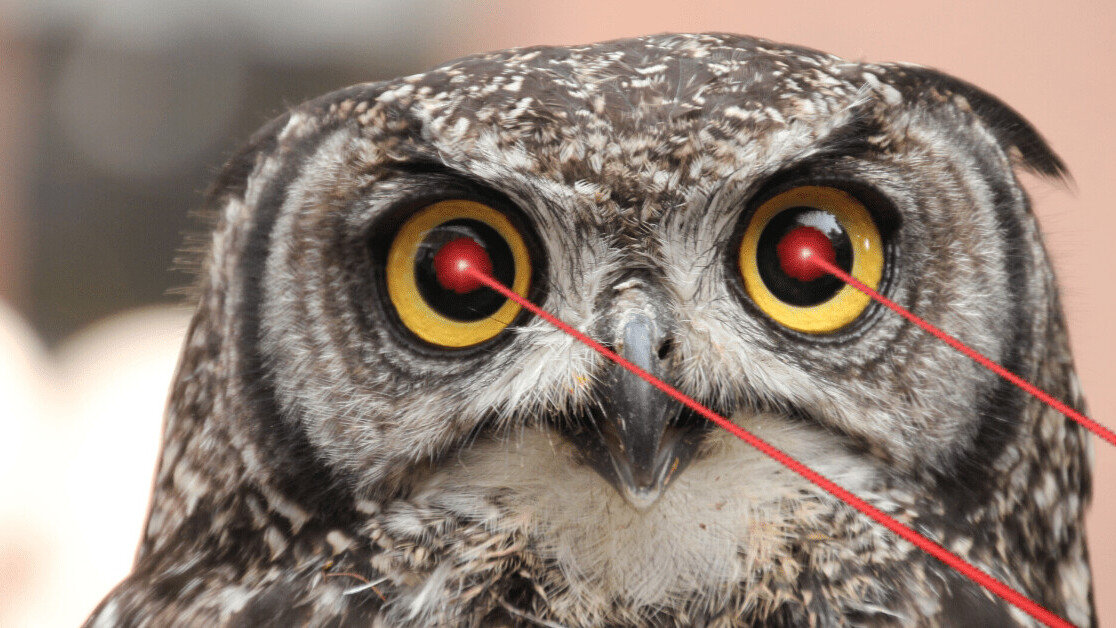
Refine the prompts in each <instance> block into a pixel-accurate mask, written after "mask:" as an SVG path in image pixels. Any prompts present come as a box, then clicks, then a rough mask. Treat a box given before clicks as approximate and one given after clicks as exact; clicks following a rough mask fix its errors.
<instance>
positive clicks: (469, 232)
mask: <svg viewBox="0 0 1116 628" xmlns="http://www.w3.org/2000/svg"><path fill="white" fill-rule="evenodd" d="M458 238H469V239H471V240H473V241H474V242H476V243H477V244H479V245H481V246H482V247H484V250H485V251H486V252H487V253H488V257H489V259H491V260H492V274H493V276H495V278H496V280H497V281H499V282H500V283H502V284H504V285H505V286H510V285H511V284H512V280H513V279H515V260H514V258H512V252H511V248H509V247H508V243H507V242H505V241H504V238H502V237H500V234H499V233H497V232H496V230H495V229H493V228H492V227H489V226H488V225H486V224H484V223H483V222H480V221H479V220H470V219H468V218H460V219H457V220H449V221H446V222H443V223H442V224H440V225H438V226H437V227H434V228H433V229H431V230H430V232H429V233H428V234H427V235H426V238H425V239H424V240H423V241H422V244H420V245H419V250H418V254H417V255H416V256H415V281H416V283H417V284H418V289H419V293H420V294H421V295H422V298H423V300H425V301H426V303H427V305H429V306H430V307H431V308H432V309H433V310H434V311H435V312H437V313H439V314H441V315H442V316H445V317H447V318H452V319H454V320H458V321H462V322H472V321H479V320H482V319H485V318H488V317H489V316H492V315H493V314H495V313H496V311H497V310H499V309H500V308H501V307H502V306H503V305H504V303H505V302H506V301H507V299H505V298H504V297H503V296H501V295H500V294H499V293H497V292H495V291H493V290H490V289H488V288H479V289H477V290H474V291H472V292H469V293H467V294H457V293H456V292H454V291H453V290H446V289H445V288H443V287H442V284H440V283H438V277H437V275H436V274H435V272H434V256H435V255H437V253H438V251H439V250H441V248H442V247H443V246H445V245H446V244H447V243H449V242H451V241H453V240H456V239H458Z"/></svg>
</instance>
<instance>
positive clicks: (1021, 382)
mask: <svg viewBox="0 0 1116 628" xmlns="http://www.w3.org/2000/svg"><path fill="white" fill-rule="evenodd" d="M808 259H809V261H810V262H812V263H813V264H814V265H815V266H818V267H821V268H822V269H823V270H825V271H826V272H827V273H829V274H831V275H833V276H835V277H837V278H838V279H840V280H841V281H843V282H845V283H847V284H849V285H850V286H852V287H854V288H856V289H857V290H860V291H861V292H863V293H864V294H866V295H868V296H869V297H871V298H873V299H875V300H876V301H877V302H879V303H880V304H882V305H884V306H886V307H887V308H888V309H890V310H891V311H893V312H895V313H896V314H898V315H899V316H902V317H903V318H905V319H907V320H909V321H911V322H912V323H914V324H915V325H918V326H919V327H921V328H923V329H925V330H926V331H928V332H930V333H931V334H933V335H935V336H937V338H938V339H939V340H941V341H942V342H944V343H946V344H948V345H949V346H951V347H953V348H954V349H957V350H958V351H960V352H961V353H964V354H965V355H967V356H969V358H971V359H972V360H973V361H975V362H976V363H977V364H980V365H981V366H983V367H984V368H986V369H988V370H990V371H992V372H993V373H995V374H997V375H999V376H1000V377H1002V378H1004V379H1006V380H1007V381H1009V382H1011V383H1013V384H1015V385H1016V386H1018V387H1019V388H1022V389H1023V390H1025V391H1026V392H1028V393H1030V394H1031V395H1033V396H1034V397H1035V398H1036V399H1038V400H1039V401H1041V402H1043V403H1045V404H1046V405H1048V406H1050V407H1051V408H1054V409H1055V410H1057V411H1058V412H1061V413H1062V414H1064V415H1066V416H1067V417H1069V418H1071V419H1073V420H1074V421H1077V422H1078V423H1080V424H1081V425H1082V426H1083V427H1084V428H1085V429H1087V430H1089V431H1090V432H1092V433H1094V434H1096V435H1097V436H1099V437H1101V438H1103V439H1104V440H1106V441H1108V443H1109V444H1110V445H1113V446H1116V433H1113V432H1112V430H1110V429H1108V428H1107V427H1105V426H1103V425H1101V424H1100V423H1097V422H1096V421H1094V420H1092V419H1090V418H1089V417H1087V416H1085V415H1084V414H1081V413H1080V412H1078V411H1076V410H1074V409H1073V408H1071V407H1069V406H1067V405H1066V404H1064V403H1062V402H1061V401H1058V400H1057V399H1055V398H1054V397H1053V396H1051V395H1049V394H1047V393H1046V392H1044V391H1043V390H1042V389H1040V388H1039V387H1038V386H1035V385H1033V384H1031V383H1030V382H1028V381H1027V380H1025V379H1023V378H1022V377H1019V376H1018V375H1016V374H1015V373H1012V372H1011V371H1009V370H1007V369H1006V368H1004V367H1002V366H1000V365H999V364H997V363H995V362H993V361H992V360H990V359H989V358H987V357H985V356H984V355H982V354H981V353H979V352H977V351H976V350H975V349H973V348H971V347H969V346H968V345H966V344H964V343H962V342H961V341H960V340H958V339H956V338H954V337H953V336H950V335H949V334H947V333H945V332H944V331H942V330H940V329H938V328H937V327H934V326H933V325H931V324H930V323H927V322H926V321H924V320H922V319H921V318H919V317H918V316H915V315H914V314H912V313H911V312H909V311H907V310H906V309H904V308H903V306H901V305H899V304H898V303H895V302H894V301H891V300H890V299H888V298H887V297H885V296H883V295H882V294H880V293H878V292H876V291H875V290H873V289H871V288H869V287H868V286H866V285H864V284H863V283H861V282H860V281H858V280H857V279H856V278H855V277H853V276H851V275H849V274H848V273H846V272H845V271H843V270H841V269H840V268H838V267H837V266H836V265H834V264H831V263H830V262H829V261H828V260H825V259H821V258H820V257H818V256H816V255H812V256H809V258H808Z"/></svg>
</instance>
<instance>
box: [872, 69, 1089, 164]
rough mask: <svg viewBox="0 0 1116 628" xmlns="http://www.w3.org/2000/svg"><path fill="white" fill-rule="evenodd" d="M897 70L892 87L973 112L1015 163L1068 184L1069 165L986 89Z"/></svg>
mask: <svg viewBox="0 0 1116 628" xmlns="http://www.w3.org/2000/svg"><path fill="white" fill-rule="evenodd" d="M893 67H895V71H894V74H893V75H891V76H889V77H888V78H889V79H894V82H892V85H893V86H894V87H895V88H897V89H899V90H901V91H904V92H906V93H907V94H908V95H911V96H912V97H913V99H915V100H923V101H927V100H937V101H951V102H952V103H953V104H954V105H955V106H958V107H961V108H962V109H968V110H970V111H971V112H972V113H973V114H974V115H975V116H976V117H977V118H979V119H980V120H981V121H982V122H983V123H984V125H985V126H986V127H987V128H988V129H989V130H990V131H991V132H992V134H993V135H994V136H995V137H996V140H997V142H999V144H1000V146H1001V147H1002V148H1003V149H1004V151H1005V152H1006V153H1007V154H1008V157H1009V158H1010V159H1011V160H1012V162H1013V163H1014V164H1015V165H1016V166H1019V167H1022V168H1025V169H1027V170H1030V171H1031V172H1034V173H1035V174H1038V175H1042V176H1046V177H1051V178H1055V179H1061V180H1063V181H1068V180H1070V179H1071V177H1070V174H1069V170H1067V168H1066V164H1065V162H1063V161H1062V159H1061V158H1060V157H1058V155H1057V154H1056V153H1055V152H1054V150H1053V149H1051V148H1050V145H1049V144H1047V142H1046V140H1045V139H1043V137H1042V135H1040V134H1039V132H1038V131H1037V130H1035V127H1034V126H1032V125H1031V123H1030V122H1028V121H1027V120H1026V119H1025V118H1024V117H1023V116H1022V115H1020V114H1019V112H1018V111H1016V110H1015V109H1012V108H1011V107H1010V106H1009V105H1008V104H1007V103H1005V102H1004V101H1002V100H1000V99H999V98H997V97H995V96H993V95H992V94H989V93H988V92H986V91H984V90H983V89H981V88H979V87H977V86H976V85H973V84H972V83H968V82H966V81H963V80H961V79H959V78H956V77H953V76H950V75H948V74H945V73H943V72H939V71H938V70H934V69H931V68H925V67H920V66H912V65H903V66H893Z"/></svg>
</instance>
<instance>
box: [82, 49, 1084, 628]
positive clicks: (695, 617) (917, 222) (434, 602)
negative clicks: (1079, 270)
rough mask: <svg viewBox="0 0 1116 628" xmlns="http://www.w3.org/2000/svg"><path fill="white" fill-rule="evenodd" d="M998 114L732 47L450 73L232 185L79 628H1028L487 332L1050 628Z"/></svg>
mask: <svg viewBox="0 0 1116 628" xmlns="http://www.w3.org/2000/svg"><path fill="white" fill-rule="evenodd" d="M1020 169H1025V170H1030V171H1032V172H1034V173H1037V174H1039V175H1044V176H1048V177H1052V178H1058V177H1062V176H1064V174H1065V170H1064V167H1063V164H1062V162H1061V161H1060V160H1059V159H1058V157H1056V156H1055V155H1054V153H1053V152H1052V151H1051V150H1050V148H1049V147H1048V146H1047V145H1046V143H1045V142H1044V141H1043V140H1042V138H1041V137H1040V136H1039V135H1038V133H1037V132H1036V131H1035V130H1034V129H1033V128H1032V127H1031V125H1029V124H1028V123H1027V122H1026V121H1024V120H1023V119H1022V118H1021V117H1020V116H1019V115H1018V114H1017V113H1016V112H1015V111H1013V110H1012V109H1010V108H1009V107H1008V106H1007V105H1005V104H1003V103H1002V102H1000V101H999V100H997V99H996V98H994V97H993V96H991V95H989V94H987V93H985V92H984V91H981V90H980V89H978V88H976V87H974V86H972V85H970V84H967V83H965V82H962V81H960V80H958V79H955V78H951V77H949V76H946V75H944V74H942V73H940V72H937V71H934V70H930V69H926V68H923V67H919V66H914V65H901V64H869V63H854V62H849V61H845V60H842V59H840V58H837V57H834V56H831V55H827V54H824V53H821V52H817V51H814V50H810V49H806V48H801V47H795V46H786V45H779V44H776V43H772V42H769V41H765V40H762V39H754V38H748V37H741V36H734V35H726V34H702V35H656V36H649V37H640V38H635V39H625V40H618V41H611V42H605V43H599V44H593V45H586V46H573V47H536V48H523V49H514V50H508V51H503V52H495V53H490V54H482V55H477V56H471V57H466V58H464V59H461V60H458V61H453V62H450V63H448V64H446V65H443V66H440V67H438V68H435V69H433V70H431V71H429V72H426V73H424V74H417V75H413V76H408V77H404V78H400V79H397V80H391V81H385V82H379V83H369V84H362V85H356V86H353V87H350V88H347V89H343V90H341V91H338V92H335V93H332V94H329V95H326V96H323V97H321V98H319V99H317V100H313V101H310V102H308V103H306V104H303V105H301V106H298V107H296V108H294V109H292V110H291V111H290V112H289V113H287V114H285V115H283V116H281V117H279V118H278V119H276V120H274V121H272V122H271V123H270V124H268V125H267V126H265V127H264V128H263V129H262V130H260V131H259V132H258V133H257V134H256V135H255V136H254V137H253V138H252V139H251V140H250V142H249V143H248V145H247V147H245V148H244V149H243V150H242V151H240V152H239V154H237V155H236V156H235V157H234V158H232V159H231V160H230V161H229V163H228V164H227V165H226V166H225V168H224V169H223V171H222V172H221V174H220V175H219V177H218V179H217V181H216V183H215V184H214V185H213V187H212V189H211V192H210V193H209V195H208V200H207V201H206V203H207V207H208V208H209V209H210V210H211V211H212V213H213V214H215V215H216V216H217V226H216V229H215V231H214V233H213V236H212V240H211V244H210V246H209V248H208V252H207V254H206V257H205V259H204V262H203V264H202V266H201V268H202V270H201V276H200V290H199V294H200V298H199V303H198V306H197V312H196V315H195V316H194V318H193V322H192V324H191V327H190V329H189V332H188V334H187V338H186V341H185V347H184V350H183V354H182V358H181V361H180V363H179V366H178V371H177V374H176V376H175V380H174V383H173V386H172V392H171V397H170V401H169V404H168V408H167V412H166V417H165V422H166V423H165V432H164V441H163V450H162V455H161V459H160V461H159V465H158V470H157V473H156V478H155V486H154V494H153V497H152V502H151V507H150V513H149V515H148V519H147V522H146V527H145V532H144V535H143V539H142V542H141V546H140V549H139V552H138V555H137V558H136V562H135V565H134V569H133V571H132V573H131V574H130V575H129V576H128V577H127V578H126V579H125V580H124V581H123V582H122V583H120V585H119V586H117V587H116V589H115V590H113V591H112V592H111V593H110V594H109V595H108V597H107V598H106V599H105V600H104V601H103V602H102V603H101V604H100V606H99V607H98V608H97V609H96V610H95V611H94V612H93V614H92V616H91V617H90V619H89V620H88V623H87V625H89V626H119V625H123V626H133V625H156V626H158V625H230V626H257V625H309V626H342V625H354V626H569V627H577V626H605V625H607V626H710V627H712V626H718V627H729V626H842V625H863V626H928V625H943V626H956V625H977V624H984V625H995V626H1000V625H1030V624H1032V623H1033V620H1031V619H1030V618H1029V617H1028V616H1027V615H1025V614H1023V613H1022V612H1021V611H1020V610H1018V609H1016V608H1014V607H1012V606H1010V605H1008V604H1007V603H1005V602H1003V601H1001V600H1000V599H999V598H997V597H994V596H993V595H992V594H991V593H988V592H987V591H985V590H984V589H982V588H980V587H979V586H977V585H975V584H973V583H972V582H970V581H969V580H967V579H966V578H964V577H963V576H961V575H959V574H957V573H956V572H954V571H953V570H952V569H950V568H948V567H946V566H945V565H944V564H942V563H940V562H938V561H937V560H936V559H934V558H931V557H930V556H928V555H927V554H924V553H923V552H922V551H920V550H918V549H916V548H915V547H914V546H913V545H911V544H909V543H908V542H906V541H903V540H901V539H899V538H898V537H896V536H895V535H894V534H892V533H891V532H889V531H887V530H885V529H884V528H882V527H880V526H879V525H877V524H875V523H873V522H872V521H870V520H868V519H867V518H866V517H864V516H863V515H861V514H859V513H858V512H856V511H855V510H853V509H852V508H851V507H849V506H848V505H846V504H844V503H843V502H841V501H839V500H837V499H835V498H834V497H832V496H830V495H829V494H827V493H825V492H824V491H822V490H821V489H820V488H818V487H817V486H815V485H813V484H811V483H809V482H807V481H806V480H804V479H803V478H801V477H799V476H798V475H795V474H794V473H791V472H790V471H788V470H787V469H786V468H784V467H782V466H781V465H780V464H778V463H776V462H774V461H773V460H771V459H769V458H768V457H766V456H765V455H763V454H761V453H760V452H758V451H757V450H755V449H752V448H751V447H749V446H748V445H746V444H745V443H743V442H741V441H739V440H737V439H736V438H734V437H732V436H731V435H730V434H728V433H726V432H725V431H724V430H720V429H714V428H712V427H711V426H710V424H709V423H708V422H707V421H705V420H704V419H702V418H701V417H700V416H699V415H697V414H695V413H694V412H692V411H690V410H688V409H685V408H684V407H683V406H681V405H679V404H678V403H677V402H675V401H673V400H671V399H669V398H667V397H666V396H665V395H663V394H662V393H660V392H659V391H657V390H655V389H653V388H652V387H651V386H650V385H649V384H647V383H646V382H644V381H643V380H641V379H640V378H638V377H636V376H635V375H633V374H631V373H630V372H628V371H626V370H624V369H621V368H619V367H618V366H616V365H615V364H613V363H611V362H609V361H608V360H606V359H604V358H603V357H601V356H600V355H598V354H597V353H595V352H594V351H592V350H591V349H590V348H588V347H587V346H585V345H584V344H582V343H581V342H579V341H577V340H576V339H574V338H572V337H571V336H570V335H567V334H566V333H563V332H562V331H560V330H559V329H556V328H555V327H554V326H552V325H550V324H549V323H547V322H546V321H545V320H542V319H541V318H539V317H537V316H534V315H532V314H530V312H529V311H528V310H526V309H525V308H523V307H522V306H521V305H519V304H518V303H517V302H515V301H514V300H509V299H507V298H505V297H504V296H501V295H500V294H499V293H497V292H495V291H493V290H491V289H489V288H486V287H479V288H478V287H477V286H471V285H464V284H462V283H460V282H455V281H453V280H452V274H453V273H452V271H451V270H450V271H447V265H446V260H447V259H450V260H451V262H452V261H453V259H458V258H455V257H453V255H450V256H449V257H447V254H446V252H447V251H453V250H455V247H457V248H461V247H464V249H467V251H466V252H467V253H468V254H469V255H475V257H474V258H471V259H475V261H476V264H477V265H479V266H484V268H485V269H486V270H487V272H490V274H491V276H492V277H494V278H495V279H496V280H497V281H499V282H501V283H503V284H504V285H506V286H507V287H508V288H510V289H511V290H512V291H514V292H515V293H518V294H519V295H521V296H523V297H525V298H527V299H529V300H530V301H532V302H534V303H537V304H540V305H541V306H542V307H544V308H545V309H546V310H548V311H550V312H552V313H554V315H556V316H557V317H559V318H560V319H562V320H564V321H566V322H568V323H569V324H570V325H571V326H572V327H574V328H575V329H576V330H578V331H580V332H581V333H584V334H585V335H587V336H589V337H591V338H593V339H595V340H597V341H598V342H600V343H602V344H603V345H605V346H606V347H609V348H611V349H612V350H614V351H615V352H617V353H618V354H620V355H621V356H623V357H624V358H626V359H627V360H629V361H630V362H632V363H634V364H636V365H637V366H640V367H641V368H643V369H645V370H646V371H648V372H650V373H652V374H653V375H655V376H656V377H659V378H661V379H662V380H664V381H665V382H667V383H669V384H670V385H672V386H674V387H676V388H678V389H679V390H680V391H682V392H684V393H685V394H687V395H689V396H691V397H693V398H695V399H697V400H698V401H700V402H701V403H703V404H705V405H706V406H708V407H710V408H713V409H714V410H715V411H717V412H718V413H720V414H721V415H723V416H725V417H727V418H728V419H729V420H731V421H732V422H733V423H735V424H736V425H738V426H740V427H742V428H744V429H746V430H748V431H750V432H752V433H753V434H755V435H757V436H759V437H760V438H763V439H765V440H766V441H768V442H769V443H771V444H773V445H774V446H776V447H778V448H780V449H782V450H783V451H785V452H787V453H788V454H789V455H791V456H793V457H795V458H797V459H798V460H800V461H802V462H804V463H805V464H807V465H809V466H810V467H812V468H813V469H815V470H816V471H818V472H820V473H822V474H823V475H826V476H827V477H829V478H830V479H832V480H834V481H835V482H837V483H838V484H840V485H841V486H843V487H845V488H847V489H849V490H851V491H852V492H854V493H856V494H857V495H859V496H861V497H862V498H864V499H865V500H867V501H868V502H870V503H872V504H874V505H875V506H876V507H878V508H879V509H881V510H883V511H884V512H886V513H888V514H890V515H891V516H893V517H895V518H896V519H898V520H900V521H901V522H903V523H905V524H906V525H908V526H910V527H912V528H913V529H915V530H917V531H919V532H920V533H922V534H924V535H926V536H928V537H930V538H931V539H933V540H935V541H936V542H938V543H940V544H942V545H943V546H945V547H946V548H948V549H950V550H951V551H953V552H955V553H957V554H958V555H960V556H962V557H963V558H965V559H966V560H968V561H970V562H972V563H974V564H975V565H977V566H978V567H980V568H981V569H983V570H985V571H986V572H988V573H989V574H992V575H993V576H995V577H996V578H998V579H1000V580H1001V581H1003V582H1005V583H1007V584H1008V585H1009V586H1011V587H1013V588H1015V589H1016V590H1018V591H1020V592H1023V593H1024V594H1025V595H1027V596H1028V597H1030V598H1031V599H1033V600H1035V601H1036V602H1038V603H1039V604H1041V605H1043V606H1044V607H1046V608H1047V609H1049V610H1051V611H1053V612H1055V613H1057V614H1059V615H1061V616H1063V617H1065V618H1067V619H1068V620H1070V621H1072V622H1074V623H1076V624H1078V625H1090V624H1095V619H1094V611H1093V600H1092V590H1091V576H1090V568H1089V562H1088V554H1087V551H1086V544H1085V537H1084V530H1083V523H1082V517H1083V510H1084V508H1085V506H1086V505H1087V502H1088V500H1089V495H1090V478H1091V476H1090V473H1091V455H1092V453H1091V449H1090V444H1089V442H1088V440H1087V438H1086V435H1085V433H1084V430H1082V429H1081V428H1079V427H1078V426H1077V425H1076V424H1073V423H1071V422H1068V421H1067V420H1066V419H1065V418H1064V417H1062V416H1061V415H1059V414H1058V413H1056V412H1055V411H1053V410H1051V409H1049V408H1047V407H1046V406H1044V405H1042V404H1040V403H1039V402H1038V401H1036V400H1034V399H1032V398H1030V397H1029V396H1027V395H1025V394H1024V393H1023V392H1021V391H1019V390H1017V389H1015V388H1014V387H1012V386H1011V385H1009V384H1008V383H1007V382H1005V381H1004V380H1002V379H1000V378H998V377H997V376H996V375H993V374H991V373H989V372H987V371H985V370H983V369H982V368H981V367H979V366H978V365H976V364H975V363H973V362H972V361H970V360H969V359H968V358H966V357H964V356H963V355H961V354H959V353H957V352H956V351H954V350H953V349H952V348H950V347H948V346H946V345H945V344H943V343H941V342H940V341H938V340H937V339H935V338H933V337H931V336H930V335H928V334H926V333H924V332H922V331H921V330H919V329H918V328H917V327H915V326H913V325H911V324H910V323H908V322H907V321H905V320H903V319H902V318H900V317H898V316H895V315H894V314H892V313H890V312H888V311H887V310H885V309H883V308H882V307H881V306H878V305H876V304H873V303H872V302H870V301H869V299H868V298H867V297H865V296H863V295H862V294H861V293H859V292H856V291H854V290H853V289H852V288H850V287H848V286H845V285H844V284H843V283H841V282H839V281H838V280H837V279H835V278H834V277H832V276H830V275H824V276H807V275H803V274H800V273H792V272H790V271H789V270H788V269H787V268H786V266H785V264H783V263H782V262H781V260H782V259H783V254H782V253H780V249H781V246H782V244H783V243H784V242H785V241H786V239H787V235H788V234H789V233H791V232H796V231H801V229H802V228H804V227H808V228H809V231H810V232H811V233H814V234H820V237H821V238H822V240H823V242H822V243H823V244H824V245H825V246H827V247H829V248H831V249H832V250H831V253H832V257H833V259H834V260H835V263H836V264H837V265H838V266H840V267H841V268H843V269H845V270H846V271H847V272H849V273H851V274H853V275H854V276H856V277H857V278H859V279H860V280H861V281H863V282H864V283H866V284H868V285H870V286H872V287H875V288H877V289H878V290H879V291H881V292H882V293H884V294H885V295H886V296H888V297H889V298H890V299H892V300H894V301H896V302H898V303H899V304H901V305H903V306H905V307H907V308H908V309H910V310H912V311H914V312H915V313H916V314H918V315H919V316H922V317H923V318H925V319H927V320H928V321H929V322H931V323H932V324H934V325H936V326H938V327H940V328H942V329H944V330H945V331H947V332H949V333H951V334H954V335H956V336H959V337H960V338H962V339H963V340H964V341H965V342H966V343H968V344H970V345H971V346H973V347H974V348H975V349H977V350H978V351H980V352H982V353H983V354H985V355H987V356H989V357H991V358H992V359H994V360H996V361H998V362H1000V363H1002V364H1004V365H1005V366H1006V367H1007V368H1009V369H1010V370H1012V371H1014V372H1016V373H1018V374H1019V375H1021V376H1022V377H1024V378H1026V379H1028V380H1030V381H1032V382H1033V383H1035V384H1036V385H1038V386H1040V387H1041V388H1043V389H1045V390H1047V391H1049V392H1050V393H1051V394H1053V395H1054V396H1055V397H1058V398H1061V399H1065V400H1067V401H1068V403H1069V404H1070V405H1072V406H1074V407H1075V408H1079V409H1080V408H1082V407H1083V401H1082V396H1081V390H1080V386H1079V384H1078V380H1077V378H1076V375H1075V373H1074V370H1073V364H1072V359H1071V356H1070V350H1069V346H1068V343H1067V336H1066V329H1065V324H1064V320H1063V316H1062V313H1061V306H1060V304H1059V299H1058V292H1057V284H1056V282H1055V278H1054V275H1053V273H1052V271H1051V267H1050V264H1049V261H1048V258H1047V255H1046V253H1045V250H1044V247H1043V244H1042V239H1041V236H1040V233H1039V229H1038V225H1037V222H1036V219H1035V216H1034V214H1033V213H1032V211H1031V208H1030V204H1029V201H1028V197H1027V195H1026V194H1025V192H1024V190H1023V188H1022V187H1021V186H1020V184H1019V181H1018V179H1017V171H1018V170H1020Z"/></svg>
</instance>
